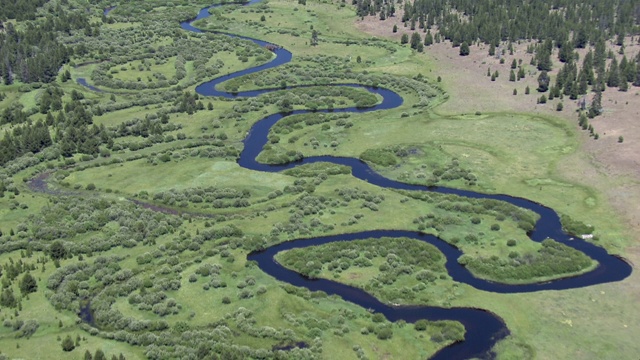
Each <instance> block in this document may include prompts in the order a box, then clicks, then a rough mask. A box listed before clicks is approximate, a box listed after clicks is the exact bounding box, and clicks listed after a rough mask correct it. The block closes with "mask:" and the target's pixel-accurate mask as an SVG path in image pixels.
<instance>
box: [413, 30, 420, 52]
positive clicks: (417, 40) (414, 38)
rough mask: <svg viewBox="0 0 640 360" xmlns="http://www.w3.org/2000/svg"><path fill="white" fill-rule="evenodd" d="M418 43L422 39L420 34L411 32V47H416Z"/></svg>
mask: <svg viewBox="0 0 640 360" xmlns="http://www.w3.org/2000/svg"><path fill="white" fill-rule="evenodd" d="M418 44H422V39H421V38H420V34H418V33H417V32H414V33H413V34H411V48H412V49H418Z"/></svg>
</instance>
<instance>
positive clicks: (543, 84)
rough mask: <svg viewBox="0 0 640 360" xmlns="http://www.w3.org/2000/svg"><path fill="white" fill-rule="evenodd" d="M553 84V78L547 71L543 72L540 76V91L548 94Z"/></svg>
mask: <svg viewBox="0 0 640 360" xmlns="http://www.w3.org/2000/svg"><path fill="white" fill-rule="evenodd" d="M550 82H551V78H550V77H549V74H548V73H547V72H546V71H542V72H541V73H540V76H538V91H539V92H546V91H547V90H549V83H550Z"/></svg>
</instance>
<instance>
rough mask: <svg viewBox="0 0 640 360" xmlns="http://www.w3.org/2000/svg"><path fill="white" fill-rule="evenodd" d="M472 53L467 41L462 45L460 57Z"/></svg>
mask: <svg viewBox="0 0 640 360" xmlns="http://www.w3.org/2000/svg"><path fill="white" fill-rule="evenodd" d="M470 53H471V50H469V44H467V42H466V41H465V42H463V43H462V44H460V56H467V55H469V54H470Z"/></svg>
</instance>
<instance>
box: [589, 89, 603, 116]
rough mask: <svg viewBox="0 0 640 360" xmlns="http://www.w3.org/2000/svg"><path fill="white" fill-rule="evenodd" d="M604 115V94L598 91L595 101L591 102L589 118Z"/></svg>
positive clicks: (594, 97)
mask: <svg viewBox="0 0 640 360" xmlns="http://www.w3.org/2000/svg"><path fill="white" fill-rule="evenodd" d="M601 113H602V92H601V91H600V90H597V91H596V93H595V95H594V96H593V99H592V100H591V106H589V114H588V116H589V118H592V119H593V118H594V117H596V116H598V115H600V114H601Z"/></svg>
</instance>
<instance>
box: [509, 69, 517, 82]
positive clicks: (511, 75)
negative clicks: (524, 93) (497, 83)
mask: <svg viewBox="0 0 640 360" xmlns="http://www.w3.org/2000/svg"><path fill="white" fill-rule="evenodd" d="M509 81H516V73H515V71H513V69H511V71H509Z"/></svg>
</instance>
